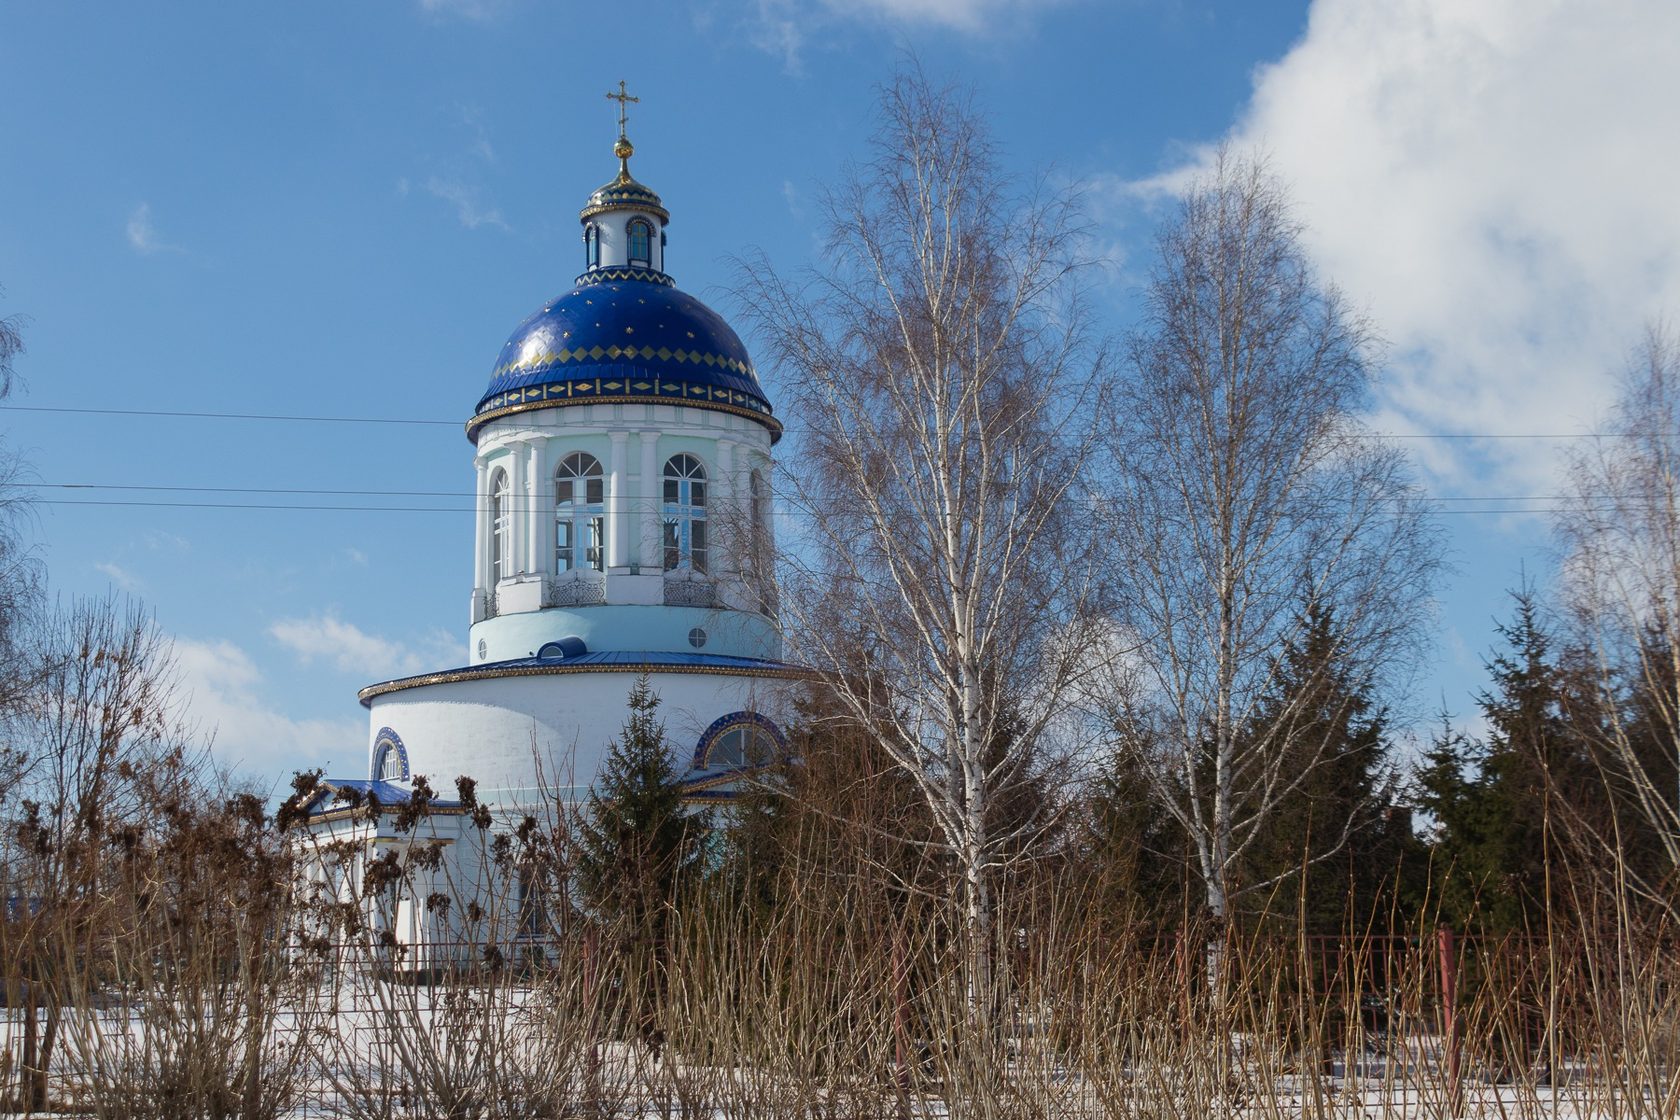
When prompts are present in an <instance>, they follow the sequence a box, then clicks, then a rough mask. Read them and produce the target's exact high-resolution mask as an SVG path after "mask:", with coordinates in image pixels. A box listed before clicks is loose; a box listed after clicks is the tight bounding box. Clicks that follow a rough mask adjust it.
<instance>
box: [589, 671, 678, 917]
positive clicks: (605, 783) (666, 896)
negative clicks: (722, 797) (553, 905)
mask: <svg viewBox="0 0 1680 1120" xmlns="http://www.w3.org/2000/svg"><path fill="white" fill-rule="evenodd" d="M629 706H630V714H629V717H628V718H627V719H626V720H625V722H624V729H623V732H622V733H621V734H620V736H619V738H618V739H617V740H615V741H614V742H613V744H612V747H611V749H610V750H609V751H608V753H607V758H606V761H605V762H604V763H603V764H602V766H601V770H600V773H599V776H598V777H597V778H596V782H595V787H594V789H593V790H591V792H590V795H589V805H588V808H587V810H586V811H585V813H584V815H583V819H582V820H581V821H580V822H579V827H578V841H579V843H578V856H577V885H578V891H579V893H580V895H581V896H582V901H583V903H584V905H585V906H586V907H587V908H588V909H589V911H590V912H591V913H592V914H593V915H594V916H595V917H596V918H597V919H598V920H599V921H600V922H601V923H602V924H603V925H604V926H606V927H608V928H609V929H611V930H614V931H615V932H616V933H617V935H618V937H619V938H620V939H628V940H629V941H630V942H631V943H636V944H642V945H647V944H659V943H661V942H662V941H663V939H664V935H665V932H666V929H667V927H668V916H669V913H670V909H671V906H672V904H673V903H674V902H675V901H676V899H677V898H678V896H679V895H680V894H681V891H682V889H683V888H684V887H685V886H686V885H687V884H688V883H690V882H691V881H692V880H693V878H694V877H695V875H696V873H697V872H698V871H699V869H700V867H701V864H702V861H703V857H704V844H705V836H706V833H707V830H708V824H709V822H708V820H707V818H706V817H705V815H703V814H694V813H690V812H688V811H686V810H685V809H684V808H683V803H682V785H681V782H680V775H679V774H678V773H677V771H676V768H675V767H674V766H673V764H672V762H671V752H670V749H669V747H668V745H667V744H666V741H665V724H664V722H663V721H662V720H660V718H659V716H658V709H659V697H658V696H656V695H655V694H654V692H653V689H652V687H651V686H650V685H649V684H648V678H647V676H646V675H645V674H644V675H643V676H642V677H641V678H640V679H638V680H637V681H636V684H635V686H634V687H633V688H632V689H631V690H630V698H629ZM626 947H628V946H626Z"/></svg>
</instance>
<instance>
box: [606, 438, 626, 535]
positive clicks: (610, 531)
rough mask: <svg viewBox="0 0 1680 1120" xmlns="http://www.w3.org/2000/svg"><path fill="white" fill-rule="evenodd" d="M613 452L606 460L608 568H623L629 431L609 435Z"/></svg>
mask: <svg viewBox="0 0 1680 1120" xmlns="http://www.w3.org/2000/svg"><path fill="white" fill-rule="evenodd" d="M607 438H608V439H610V440H612V453H611V454H610V455H609V456H608V457H607V459H608V461H607V567H609V568H622V567H624V566H625V565H626V564H628V563H629V562H630V561H629V559H628V558H626V557H625V555H624V553H625V526H626V525H628V524H630V507H629V502H630V480H629V479H628V478H627V477H626V475H625V454H624V448H625V443H626V442H627V441H628V440H629V438H630V433H629V432H608V433H607Z"/></svg>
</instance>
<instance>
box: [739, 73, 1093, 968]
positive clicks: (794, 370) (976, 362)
mask: <svg viewBox="0 0 1680 1120" xmlns="http://www.w3.org/2000/svg"><path fill="white" fill-rule="evenodd" d="M873 145H874V156H873V159H872V160H871V161H870V162H868V163H867V164H865V165H864V166H862V167H861V168H858V169H855V170H853V171H852V172H851V173H850V176H849V178H848V179H847V180H846V181H845V182H843V183H842V184H841V185H840V186H839V187H837V188H835V189H834V190H833V191H832V192H831V194H830V195H829V196H828V198H827V200H826V201H827V209H826V217H827V231H826V232H827V243H826V252H825V254H824V256H823V260H822V264H821V266H820V268H819V269H818V270H816V271H812V272H809V273H806V274H802V275H800V276H797V277H794V278H790V279H784V278H780V277H777V276H775V275H774V274H773V273H772V272H771V271H770V269H769V268H768V266H767V264H766V263H765V262H763V261H756V262H752V263H751V266H750V267H748V268H746V269H744V270H743V271H744V281H743V284H742V296H743V299H744V302H746V303H747V304H748V306H749V309H750V310H751V312H752V313H753V317H754V319H755V321H756V325H757V326H758V328H759V334H760V336H761V339H762V345H763V346H764V348H765V351H766V356H767V357H768V358H769V360H770V363H771V364H773V365H774V367H776V368H777V369H778V370H779V373H780V379H781V383H782V385H783V386H785V387H786V389H787V390H788V391H790V392H791V394H792V397H793V400H792V405H793V408H794V426H795V430H796V432H797V438H798V443H797V445H796V451H795V452H794V455H793V456H792V458H791V461H790V462H789V466H788V469H787V471H786V472H785V474H786V476H787V477H788V478H789V482H788V486H789V491H788V493H787V494H785V495H784V500H786V501H787V502H788V503H789V504H791V506H792V507H793V509H794V511H795V513H796V517H797V518H798V519H799V520H800V524H799V526H798V528H799V530H800V533H799V535H800V536H802V538H803V539H802V540H801V541H799V542H798V543H796V544H795V546H794V547H793V548H792V549H791V550H790V552H789V554H788V555H787V556H785V557H784V564H785V569H784V570H785V578H784V592H785V593H786V595H785V603H784V617H785V620H786V622H787V630H788V634H789V640H790V642H791V644H792V646H793V649H794V652H795V655H796V656H797V657H798V658H800V659H801V660H803V661H804V662H805V663H806V664H808V665H810V666H811V667H813V668H814V669H816V670H817V671H818V672H820V673H821V675H822V677H823V679H824V681H825V682H826V685H827V686H828V688H830V689H831V690H832V693H833V695H834V697H835V699H836V701H837V702H838V705H839V707H840V709H841V710H842V711H843V712H844V714H845V717H846V718H847V719H849V720H851V721H855V723H856V724H857V725H858V726H859V727H861V728H862V729H863V730H864V731H865V732H866V733H867V734H869V735H871V736H872V737H874V738H875V739H876V740H878V741H879V743H880V744H881V747H882V749H883V750H884V751H886V753H887V754H888V755H890V756H891V758H892V760H893V762H894V763H895V764H896V765H897V766H899V767H901V768H902V769H903V771H904V772H905V773H906V774H907V775H909V777H910V778H911V779H912V781H913V782H914V784H915V786H916V788H917V789H918V790H919V791H920V794H921V796H922V798H924V799H925V801H926V803H927V806H928V808H929V810H930V811H931V814H932V816H933V818H934V821H935V822H936V825H937V835H938V837H939V840H938V844H939V845H940V846H941V848H942V849H943V850H944V853H945V854H946V855H948V857H949V859H950V862H951V867H952V870H953V873H954V874H953V878H954V880H955V883H956V884H957V887H956V891H957V901H958V903H959V905H960V908H961V910H960V912H961V921H960V928H961V929H962V930H963V932H964V933H965V936H966V944H967V950H968V954H969V956H968V964H969V968H970V973H969V978H968V979H969V984H970V988H971V990H973V991H976V992H979V991H984V990H985V989H986V987H987V985H988V984H989V982H990V977H991V961H992V948H993V945H992V938H993V935H994V928H993V927H994V909H995V906H996V904H997V899H996V896H995V891H996V885H997V883H998V881H999V875H1000V873H1001V872H1002V871H1003V870H1004V869H1005V868H1006V867H1007V866H1008V865H1009V863H1010V861H1011V860H1012V859H1014V858H1016V857H1017V856H1018V854H1019V853H1020V852H1021V851H1022V850H1023V848H1024V847H1026V846H1029V842H1030V839H1031V837H1032V835H1033V833H1034V830H1035V829H1037V828H1039V827H1041V826H1042V824H1043V816H1042V813H1040V812H1032V811H1029V812H1020V811H1018V807H1017V811H1015V812H1012V813H1011V814H1010V815H1009V819H1008V820H1007V822H1005V821H1004V819H1003V818H1002V815H1001V814H1000V813H999V812H998V810H999V807H1000V806H1001V804H1002V803H1003V802H1004V801H1005V800H1006V799H1007V797H1008V795H1009V794H1010V793H1011V792H1012V791H1019V790H1021V789H1023V788H1025V787H1026V786H1027V785H1028V783H1029V782H1030V781H1032V780H1033V779H1034V777H1035V775H1036V774H1038V773H1039V772H1040V771H1041V769H1042V767H1043V765H1044V763H1045V762H1046V759H1047V754H1048V752H1047V751H1046V748H1045V744H1046V741H1047V731H1048V729H1049V727H1050V725H1051V722H1052V720H1053V719H1054V718H1055V717H1057V716H1058V715H1059V714H1060V713H1061V712H1062V711H1063V706H1064V705H1063V701H1064V699H1065V697H1066V695H1067V692H1068V688H1069V685H1070V682H1071V681H1072V680H1073V679H1074V678H1075V677H1076V675H1077V674H1078V673H1079V672H1080V671H1081V670H1082V669H1083V667H1084V665H1085V664H1086V657H1085V654H1086V653H1087V651H1088V650H1089V649H1090V647H1091V645H1092V640H1091V639H1092V635H1093V633H1094V629H1095V628H1094V625H1093V623H1092V619H1091V617H1090V616H1091V614H1092V612H1091V611H1090V610H1089V609H1088V608H1089V607H1090V606H1091V603H1092V597H1093V592H1094V589H1095V581H1094V578H1093V577H1094V569H1093V565H1092V563H1091V561H1092V552H1091V549H1090V547H1089V535H1088V523H1089V518H1088V514H1089V503H1088V501H1087V500H1086V499H1085V491H1084V489H1083V486H1084V482H1083V478H1082V474H1083V468H1084V465H1085V462H1086V458H1087V454H1088V451H1089V450H1090V448H1091V446H1092V444H1093V440H1092V438H1091V433H1092V432H1093V431H1094V429H1095V418H1096V409H1095V401H1094V400H1093V393H1094V387H1095V385H1096V384H1097V378H1098V375H1099V374H1100V373H1101V368H1102V360H1103V359H1102V353H1101V349H1100V347H1093V346H1092V345H1091V344H1090V342H1089V339H1088V337H1087V333H1088V332H1087V324H1086V317H1085V315H1084V312H1083V309H1082V307H1081V304H1080V299H1079V295H1078V292H1077V289H1076V285H1075V283H1074V281H1075V277H1076V274H1077V272H1078V270H1079V262H1078V261H1077V259H1076V253H1077V241H1078V236H1077V235H1078V232H1079V231H1078V229H1077V228H1076V222H1077V207H1076V200H1075V199H1073V198H1071V197H1068V196H1062V195H1058V196H1054V197H1049V198H1044V197H1038V196H1029V197H1025V198H1023V197H1019V196H1017V195H1015V194H1013V193H1011V187H1010V184H1008V183H1007V182H1006V181H1005V180H1004V178H1003V177H1002V176H1001V175H1000V174H999V172H998V170H997V168H996V166H995V164H994V161H993V151H992V145H991V142H990V140H989V139H988V137H987V135H986V132H985V129H984V126H983V124H982V122H981V120H980V119H979V117H978V115H977V114H976V112H975V110H974V109H973V107H972V106H971V105H970V104H968V103H967V102H966V101H965V100H964V99H963V98H962V97H961V96H959V95H958V94H956V93H954V92H952V91H950V90H944V89H935V88H932V87H931V86H930V85H929V84H928V82H927V80H926V79H925V78H924V76H923V75H922V74H920V73H919V72H916V71H914V70H911V71H908V72H905V73H901V74H900V75H899V76H898V77H897V78H896V79H895V80H894V81H892V82H891V83H890V84H889V85H888V86H887V87H886V88H885V89H884V90H883V91H882V98H881V109H880V119H879V125H878V129H877V131H876V134H875V137H874V141H873ZM1082 534H1083V535H1082Z"/></svg>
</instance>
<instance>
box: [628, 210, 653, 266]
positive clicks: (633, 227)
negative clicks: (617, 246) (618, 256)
mask: <svg viewBox="0 0 1680 1120" xmlns="http://www.w3.org/2000/svg"><path fill="white" fill-rule="evenodd" d="M638 239H639V240H640V242H641V246H642V253H641V254H640V255H637V253H636V244H637V241H638ZM624 260H625V263H626V264H631V265H637V264H639V265H643V266H645V267H647V268H652V267H653V226H652V225H651V224H650V223H649V222H648V221H647V219H645V218H631V219H630V220H629V221H628V222H626V223H625V226H624Z"/></svg>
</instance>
